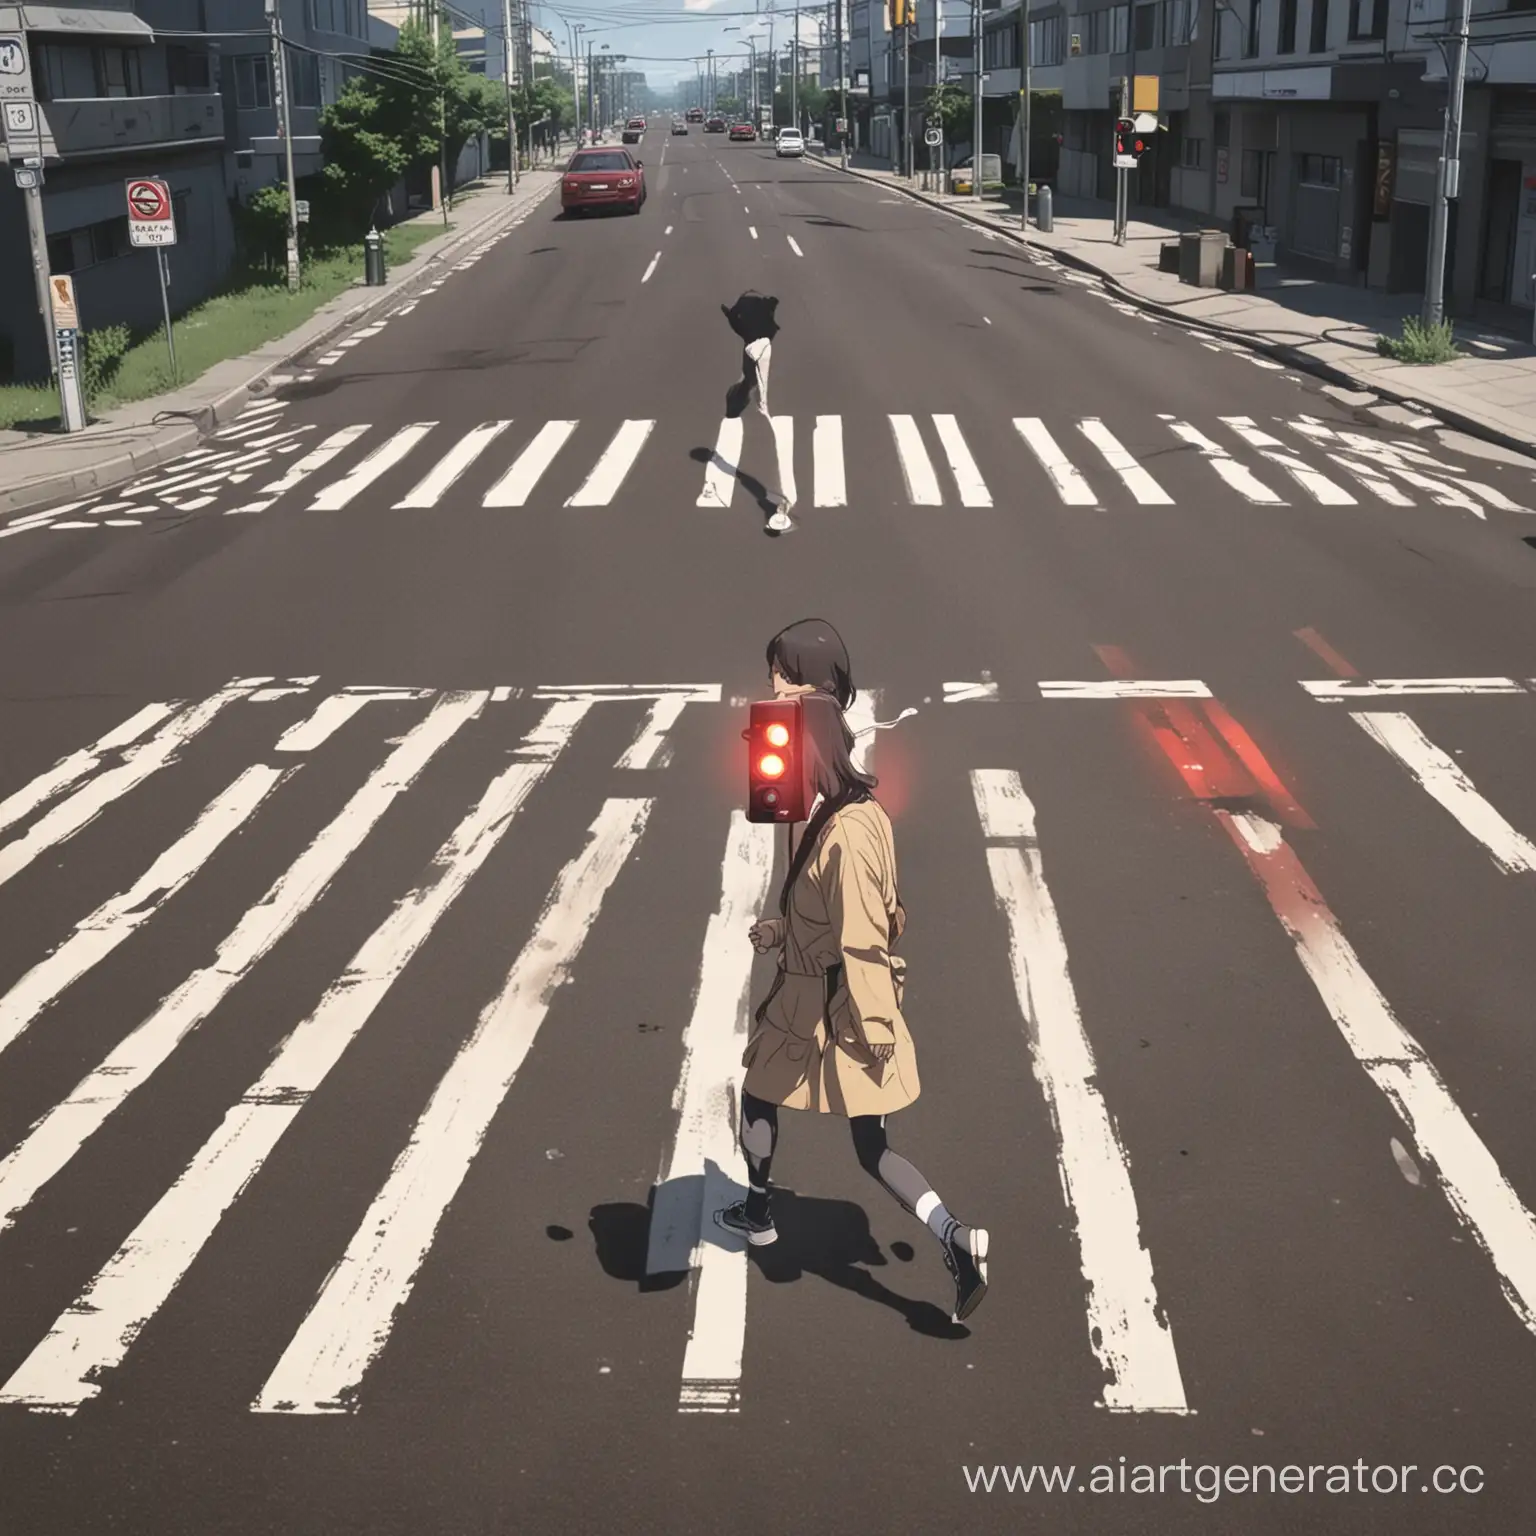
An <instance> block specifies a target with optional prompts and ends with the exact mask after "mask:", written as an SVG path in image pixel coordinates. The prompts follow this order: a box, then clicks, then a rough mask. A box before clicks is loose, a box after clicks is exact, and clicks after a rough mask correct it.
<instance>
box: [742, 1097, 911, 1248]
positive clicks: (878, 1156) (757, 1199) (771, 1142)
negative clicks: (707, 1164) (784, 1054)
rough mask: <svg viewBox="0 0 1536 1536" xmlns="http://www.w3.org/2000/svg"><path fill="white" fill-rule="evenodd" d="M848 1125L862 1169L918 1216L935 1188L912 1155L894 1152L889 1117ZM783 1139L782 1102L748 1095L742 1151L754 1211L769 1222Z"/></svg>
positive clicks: (862, 1118)
mask: <svg viewBox="0 0 1536 1536" xmlns="http://www.w3.org/2000/svg"><path fill="white" fill-rule="evenodd" d="M848 1125H849V1129H850V1130H851V1131H852V1132H853V1152H854V1156H855V1157H857V1158H858V1160H859V1167H861V1168H862V1169H863V1170H864V1172H865V1173H867V1174H868V1175H869V1176H870V1177H871V1178H872V1179H875V1180H876V1181H877V1182H878V1183H879V1184H881V1185H882V1186H883V1187H884V1189H885V1191H886V1192H887V1193H888V1194H889V1195H890V1196H891V1197H892V1198H893V1199H895V1200H896V1201H898V1202H899V1203H900V1204H901V1205H902V1207H903V1208H904V1209H905V1210H906V1211H907V1212H908V1213H910V1214H912V1215H916V1214H917V1204H918V1201H919V1200H921V1199H922V1197H923V1196H924V1195H926V1194H930V1193H931V1192H932V1188H931V1186H930V1185H929V1183H928V1181H927V1179H925V1178H924V1177H923V1176H922V1174H921V1173H919V1172H918V1170H917V1169H916V1168H914V1167H913V1166H912V1164H911V1163H909V1162H908V1161H907V1160H906V1158H904V1157H902V1156H901V1155H900V1153H897V1152H893V1151H891V1148H890V1144H889V1142H888V1141H887V1140H886V1135H885V1116H884V1115H853V1116H850V1118H849V1121H848ZM778 1142H779V1106H778V1105H777V1104H770V1103H769V1102H768V1101H767V1100H766V1099H759V1098H755V1097H754V1096H753V1095H752V1094H750V1093H743V1094H742V1096H741V1149H742V1152H743V1153H744V1154H745V1155H746V1159H747V1172H748V1175H749V1178H750V1185H749V1189H748V1195H747V1208H748V1214H749V1215H750V1216H751V1217H752V1218H753V1220H756V1221H763V1220H765V1219H766V1218H767V1215H768V1194H769V1188H770V1186H769V1182H768V1181H769V1176H770V1174H771V1172H772V1168H773V1154H774V1150H775V1148H776V1147H777V1146H778Z"/></svg>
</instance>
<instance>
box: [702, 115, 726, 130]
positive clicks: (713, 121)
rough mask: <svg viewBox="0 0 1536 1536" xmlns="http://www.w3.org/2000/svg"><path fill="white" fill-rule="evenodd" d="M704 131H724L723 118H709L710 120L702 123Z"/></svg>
mask: <svg viewBox="0 0 1536 1536" xmlns="http://www.w3.org/2000/svg"><path fill="white" fill-rule="evenodd" d="M704 132H705V133H724V132H725V119H724V118H723V117H712V118H710V120H709V121H708V122H707V123H705V124H704Z"/></svg>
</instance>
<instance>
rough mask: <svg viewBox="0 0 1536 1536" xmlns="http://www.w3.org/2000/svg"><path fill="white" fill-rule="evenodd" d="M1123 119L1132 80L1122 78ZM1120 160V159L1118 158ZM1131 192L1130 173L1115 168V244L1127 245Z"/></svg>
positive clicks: (1121, 167)
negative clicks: (1126, 236) (1126, 233)
mask: <svg viewBox="0 0 1536 1536" xmlns="http://www.w3.org/2000/svg"><path fill="white" fill-rule="evenodd" d="M1130 25H1131V26H1132V27H1134V25H1135V18H1134V16H1133V17H1132V18H1131V22H1130ZM1118 115H1119V116H1120V117H1122V118H1127V117H1129V116H1130V115H1131V82H1130V79H1129V78H1128V77H1127V76H1125V75H1121V77H1120V111H1119V114H1118ZM1117 158H1118V157H1117ZM1130 191H1131V184H1130V180H1129V176H1128V173H1127V171H1126V169H1125V167H1124V166H1123V165H1117V166H1116V167H1115V244H1116V245H1124V244H1125V231H1126V225H1127V224H1128V223H1129V222H1130Z"/></svg>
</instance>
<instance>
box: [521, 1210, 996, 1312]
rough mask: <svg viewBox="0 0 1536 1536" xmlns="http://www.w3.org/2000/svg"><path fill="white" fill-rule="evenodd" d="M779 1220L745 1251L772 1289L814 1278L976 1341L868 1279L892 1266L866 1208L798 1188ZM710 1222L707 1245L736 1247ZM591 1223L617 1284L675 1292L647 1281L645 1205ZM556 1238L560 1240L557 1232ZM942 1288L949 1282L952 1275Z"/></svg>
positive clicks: (667, 1284) (660, 1281)
mask: <svg viewBox="0 0 1536 1536" xmlns="http://www.w3.org/2000/svg"><path fill="white" fill-rule="evenodd" d="M773 1221H774V1225H775V1226H776V1227H777V1228H778V1230H779V1240H778V1242H776V1243H773V1244H771V1245H769V1246H768V1247H766V1248H749V1249H748V1250H747V1251H748V1253H749V1255H750V1256H751V1258H752V1259H754V1260H755V1261H756V1263H757V1267H758V1270H759V1272H760V1273H761V1274H762V1276H763V1278H764V1279H765V1280H768V1281H769V1282H770V1283H771V1284H774V1285H789V1284H792V1283H793V1282H795V1281H798V1280H800V1279H803V1278H804V1276H806V1275H815V1276H816V1277H817V1278H818V1279H820V1280H825V1281H826V1282H827V1283H828V1284H829V1285H835V1286H836V1287H837V1288H838V1289H839V1290H842V1291H851V1292H852V1293H853V1294H854V1295H855V1296H862V1297H863V1298H864V1300H865V1301H873V1302H877V1303H879V1304H880V1305H881V1306H884V1307H889V1308H890V1309H891V1310H892V1311H893V1312H898V1313H900V1314H901V1316H902V1317H903V1318H905V1319H906V1322H907V1326H908V1327H909V1328H911V1329H912V1331H913V1332H914V1333H921V1334H923V1335H925V1336H926V1337H928V1338H933V1339H950V1340H960V1339H968V1338H970V1336H971V1331H970V1329H969V1328H966V1327H964V1326H962V1325H960V1324H956V1323H953V1322H951V1321H950V1315H949V1313H948V1312H946V1311H944V1310H942V1309H941V1308H939V1307H937V1306H935V1305H934V1304H933V1303H932V1302H931V1301H916V1300H913V1299H912V1298H911V1297H908V1296H902V1295H900V1294H898V1293H897V1292H896V1291H893V1290H891V1289H890V1288H889V1287H888V1286H886V1285H882V1284H881V1283H880V1281H879V1280H877V1279H876V1278H875V1277H874V1275H872V1274H871V1273H870V1268H884V1267H885V1266H886V1264H887V1263H888V1262H889V1261H888V1260H887V1259H886V1256H885V1254H884V1253H882V1252H881V1250H880V1245H879V1244H878V1243H877V1242H876V1241H875V1239H874V1236H873V1234H872V1233H871V1232H870V1230H869V1218H868V1216H866V1215H865V1214H864V1211H863V1209H862V1208H861V1207H859V1206H857V1205H854V1204H852V1203H851V1202H849V1201H846V1200H819V1199H815V1198H813V1197H810V1196H805V1195H797V1194H796V1193H795V1192H794V1191H793V1190H789V1189H775V1190H774V1192H773ZM704 1222H705V1228H706V1230H705V1238H704V1240H705V1241H706V1242H710V1241H713V1240H714V1239H716V1238H718V1239H719V1240H720V1243H721V1245H722V1246H725V1245H727V1244H730V1243H733V1242H734V1241H735V1239H733V1238H731V1237H728V1236H727V1235H726V1234H725V1233H723V1232H722V1231H720V1229H719V1228H718V1227H716V1226H715V1225H714V1213H713V1212H712V1211H705V1212H704ZM588 1225H589V1227H590V1229H591V1232H592V1238H593V1242H594V1244H595V1246H596V1249H597V1258H598V1262H599V1263H600V1264H601V1265H602V1266H603V1270H604V1272H605V1273H606V1274H608V1275H611V1276H612V1277H613V1278H614V1279H615V1280H624V1281H627V1282H628V1283H630V1284H632V1285H637V1286H639V1288H640V1289H641V1290H642V1291H656V1290H670V1289H672V1288H673V1287H674V1286H676V1285H677V1284H679V1283H680V1282H681V1281H682V1279H683V1278H684V1277H683V1276H682V1275H675V1276H673V1275H665V1276H663V1275H647V1273H646V1252H647V1243H648V1235H649V1230H650V1212H649V1211H648V1210H647V1208H646V1207H645V1206H643V1205H632V1204H627V1203H615V1204H611V1205H599V1206H594V1207H593V1210H592V1214H591V1218H590V1220H589V1223H588ZM560 1231H561V1237H562V1239H563V1238H564V1237H567V1236H569V1234H567V1233H565V1232H564V1230H563V1229H560ZM550 1235H551V1236H554V1235H555V1230H554V1229H551V1234H550ZM893 1252H895V1253H896V1254H897V1255H898V1256H899V1257H901V1258H904V1259H905V1258H908V1257H910V1255H911V1249H910V1248H909V1247H908V1246H907V1245H906V1244H905V1243H897V1244H894V1245H893ZM866 1266H869V1267H866ZM943 1283H948V1277H947V1276H946V1277H945V1281H944V1282H943Z"/></svg>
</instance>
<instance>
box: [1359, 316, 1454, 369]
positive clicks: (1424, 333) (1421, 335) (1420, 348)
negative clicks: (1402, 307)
mask: <svg viewBox="0 0 1536 1536" xmlns="http://www.w3.org/2000/svg"><path fill="white" fill-rule="evenodd" d="M1376 350H1377V351H1378V352H1379V353H1380V354H1381V355H1382V356H1383V357H1390V358H1394V359H1396V361H1398V362H1400V363H1450V362H1454V361H1455V360H1456V359H1457V358H1458V357H1461V356H1462V355H1463V354H1462V352H1461V349H1460V348H1459V347H1458V346H1457V345H1456V330H1455V327H1454V326H1453V325H1452V324H1451V322H1450V321H1449V320H1445V321H1442V322H1441V323H1440V324H1439V325H1425V324H1424V322H1423V321H1422V320H1414V319H1408V320H1404V321H1403V334H1402V335H1401V336H1378V337H1377V338H1376Z"/></svg>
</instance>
